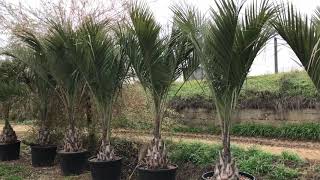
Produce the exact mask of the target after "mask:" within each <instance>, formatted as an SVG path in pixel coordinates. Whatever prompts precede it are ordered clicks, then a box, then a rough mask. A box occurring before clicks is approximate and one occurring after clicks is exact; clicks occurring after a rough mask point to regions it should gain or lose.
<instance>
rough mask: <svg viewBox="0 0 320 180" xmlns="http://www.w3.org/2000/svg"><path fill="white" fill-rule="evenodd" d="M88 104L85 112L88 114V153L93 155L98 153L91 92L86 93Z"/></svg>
mask: <svg viewBox="0 0 320 180" xmlns="http://www.w3.org/2000/svg"><path fill="white" fill-rule="evenodd" d="M85 98H86V103H85V107H84V108H85V112H86V121H87V128H88V151H89V152H90V154H91V155H92V154H93V153H95V151H96V145H97V142H96V131H95V124H94V122H93V121H92V104H91V97H90V95H89V92H87V93H86V97H85Z"/></svg>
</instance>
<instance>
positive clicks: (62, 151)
mask: <svg viewBox="0 0 320 180" xmlns="http://www.w3.org/2000/svg"><path fill="white" fill-rule="evenodd" d="M57 153H58V154H63V155H65V154H85V153H88V150H86V149H83V150H81V151H77V152H65V151H64V150H59V151H57Z"/></svg>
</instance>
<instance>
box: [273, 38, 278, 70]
mask: <svg viewBox="0 0 320 180" xmlns="http://www.w3.org/2000/svg"><path fill="white" fill-rule="evenodd" d="M274 73H275V74H278V42H277V38H276V37H275V38H274Z"/></svg>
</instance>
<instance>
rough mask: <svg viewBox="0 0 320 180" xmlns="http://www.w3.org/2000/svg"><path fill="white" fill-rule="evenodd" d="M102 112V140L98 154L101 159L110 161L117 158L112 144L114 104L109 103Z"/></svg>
mask: <svg viewBox="0 0 320 180" xmlns="http://www.w3.org/2000/svg"><path fill="white" fill-rule="evenodd" d="M101 113H102V118H103V119H102V126H103V131H102V141H101V146H100V150H99V152H98V154H97V159H98V160H99V161H109V160H113V159H115V154H114V151H113V148H112V147H111V144H110V138H111V119H112V105H111V104H108V105H106V106H105V108H104V110H103V112H101Z"/></svg>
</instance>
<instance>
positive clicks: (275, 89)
mask: <svg viewBox="0 0 320 180" xmlns="http://www.w3.org/2000/svg"><path fill="white" fill-rule="evenodd" d="M182 85H183V86H182ZM181 86H182V88H181V89H180V91H179V92H178V93H176V92H177V91H178V90H179V88H180V87H181ZM246 91H254V92H270V93H273V94H279V93H280V94H283V93H285V94H286V95H288V96H296V95H302V96H304V97H316V96H318V93H317V90H316V88H315V86H314V85H313V83H312V81H311V79H310V78H309V76H308V75H307V73H306V72H300V71H297V72H289V73H279V74H272V75H263V76H251V77H248V78H247V80H246V81H245V83H244V85H243V88H242V91H241V95H242V96H243V95H244V94H246V93H245V92H246ZM175 95H176V96H180V97H183V98H189V97H194V96H204V97H206V98H209V97H210V95H211V93H210V89H209V87H208V85H207V84H206V82H205V81H198V82H197V81H187V82H185V83H184V84H183V83H178V82H177V83H174V84H173V86H172V87H171V89H170V91H169V95H168V98H169V99H172V98H173V97H174V96H175Z"/></svg>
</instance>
